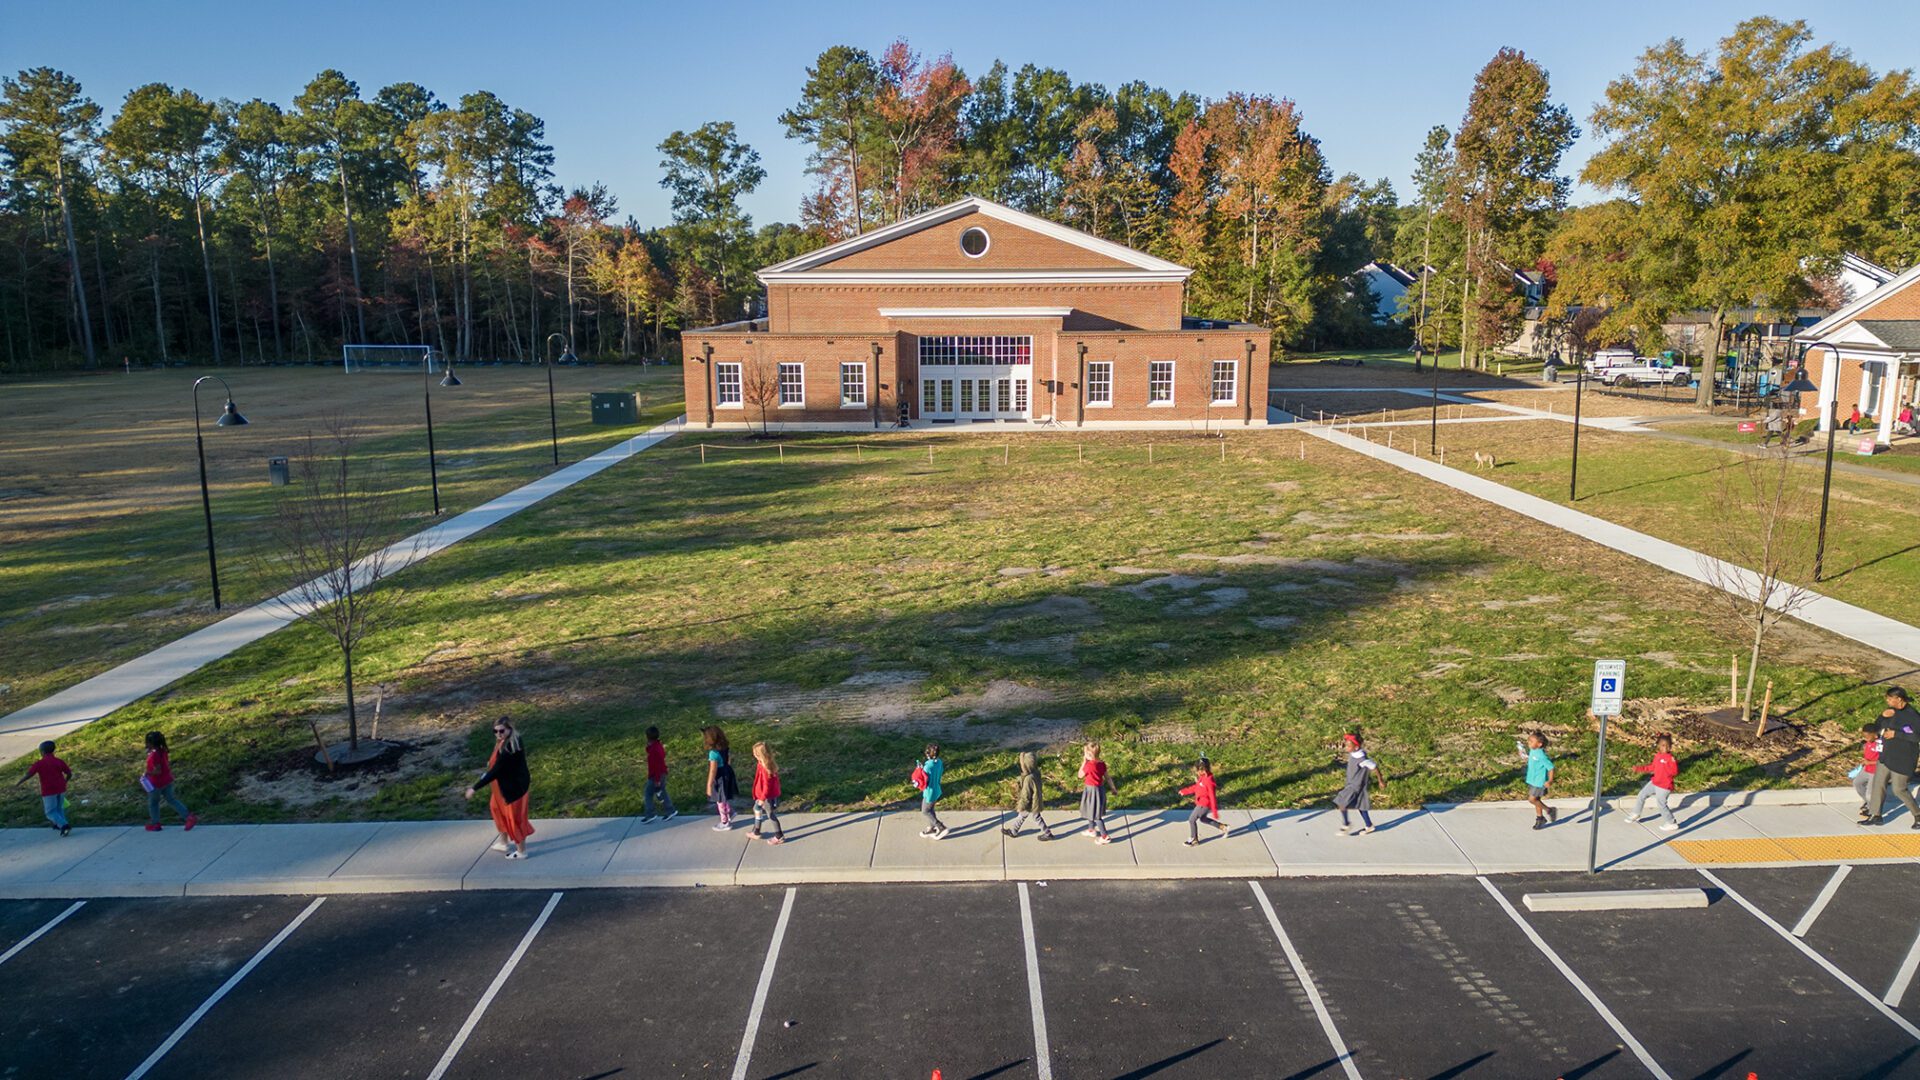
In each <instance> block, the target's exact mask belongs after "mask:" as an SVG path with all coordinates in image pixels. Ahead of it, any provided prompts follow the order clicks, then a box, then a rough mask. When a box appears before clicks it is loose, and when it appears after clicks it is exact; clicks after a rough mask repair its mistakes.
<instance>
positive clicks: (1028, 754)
mask: <svg viewBox="0 0 1920 1080" xmlns="http://www.w3.org/2000/svg"><path fill="white" fill-rule="evenodd" d="M1041 802H1042V800H1041V798H1040V756H1039V755H1038V754H1035V753H1034V752H1033V751H1031V750H1025V751H1022V752H1021V754H1020V786H1019V787H1017V788H1015V789H1014V791H1013V812H1014V813H1015V814H1018V815H1019V816H1018V817H1016V818H1014V819H1013V827H1012V828H1010V829H1001V830H1000V832H1001V834H1002V835H1005V836H1019V835H1020V829H1021V827H1022V826H1024V825H1025V824H1026V823H1027V819H1028V818H1029V817H1031V818H1032V819H1033V823H1034V824H1035V825H1038V826H1040V839H1042V840H1051V839H1053V830H1052V829H1049V828H1047V820H1046V819H1045V818H1043V817H1041V816H1040V807H1041Z"/></svg>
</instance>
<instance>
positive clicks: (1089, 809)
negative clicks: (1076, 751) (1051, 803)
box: [1080, 742, 1118, 844]
mask: <svg viewBox="0 0 1920 1080" xmlns="http://www.w3.org/2000/svg"><path fill="white" fill-rule="evenodd" d="M1080 757H1081V760H1080V781H1081V785H1082V786H1081V788H1080V816H1081V817H1083V818H1085V819H1086V821H1087V835H1088V836H1091V837H1093V842H1094V843H1096V844H1111V843H1113V838H1112V837H1110V836H1108V835H1107V793H1108V792H1110V791H1117V790H1118V789H1117V788H1115V787H1114V785H1113V777H1112V776H1110V775H1108V773H1107V763H1106V762H1104V761H1101V760H1100V744H1099V743H1094V742H1090V743H1088V744H1087V745H1086V746H1085V747H1083V748H1081V752H1080Z"/></svg>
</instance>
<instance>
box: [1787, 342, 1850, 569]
mask: <svg viewBox="0 0 1920 1080" xmlns="http://www.w3.org/2000/svg"><path fill="white" fill-rule="evenodd" d="M1820 345H1825V346H1826V347H1827V348H1829V349H1833V346H1831V345H1827V344H1826V342H1820V343H1819V345H1816V346H1815V348H1818V347H1819V346H1820ZM1839 356H1840V351H1839V350H1838V349H1834V358H1835V359H1836V360H1838V358H1839ZM1838 366H1839V365H1838V364H1836V365H1835V367H1836V369H1837V368H1838ZM1834 374H1835V377H1838V375H1839V372H1838V371H1837V370H1836V371H1835V373H1834ZM1838 389H1839V388H1838V387H1835V390H1838ZM1819 391H1820V388H1819V387H1818V386H1815V385H1814V384H1813V381H1812V380H1810V379H1808V378H1807V368H1806V362H1805V360H1804V359H1803V360H1802V361H1801V365H1800V374H1798V375H1795V376H1794V377H1793V381H1792V382H1790V383H1788V384H1787V385H1785V386H1783V387H1781V388H1780V392H1781V393H1783V394H1813V393H1818V392H1819ZM1839 426H1840V395H1839V394H1838V393H1835V394H1834V395H1833V400H1832V401H1830V402H1828V403H1827V468H1826V476H1825V477H1824V478H1823V479H1822V480H1821V481H1820V533H1819V539H1818V540H1817V541H1815V543H1814V548H1813V580H1814V581H1815V582H1816V583H1818V582H1819V580H1820V571H1821V569H1822V565H1823V564H1824V563H1825V562H1826V558H1827V498H1828V496H1829V495H1831V494H1832V492H1833V437H1834V429H1836V428H1838V427H1839Z"/></svg>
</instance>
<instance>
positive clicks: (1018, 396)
mask: <svg viewBox="0 0 1920 1080" xmlns="http://www.w3.org/2000/svg"><path fill="white" fill-rule="evenodd" d="M1013 411H1014V412H1017V413H1023V412H1026V411H1027V380H1025V379H1015V380H1013Z"/></svg>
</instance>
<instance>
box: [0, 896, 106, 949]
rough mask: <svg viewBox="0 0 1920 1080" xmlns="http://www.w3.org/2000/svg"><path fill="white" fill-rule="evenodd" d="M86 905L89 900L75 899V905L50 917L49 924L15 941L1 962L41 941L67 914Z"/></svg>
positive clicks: (65, 918) (63, 920)
mask: <svg viewBox="0 0 1920 1080" xmlns="http://www.w3.org/2000/svg"><path fill="white" fill-rule="evenodd" d="M86 906H87V902H86V901H85V900H75V901H74V902H73V905H72V906H71V907H69V908H67V910H65V911H63V912H61V913H60V914H58V915H55V916H54V917H53V918H51V919H48V920H47V925H45V926H43V927H41V928H40V929H38V930H35V931H34V932H33V933H31V934H28V935H27V936H26V937H23V938H21V939H20V940H19V941H16V942H14V943H13V948H11V949H8V950H7V951H6V952H3V953H0V964H4V963H6V962H7V961H9V960H11V959H13V957H14V954H15V953H18V952H19V951H20V950H21V949H24V948H26V947H27V946H29V945H31V944H33V943H34V942H36V941H39V940H40V935H42V934H44V933H46V932H47V931H49V930H51V929H53V928H54V927H56V926H59V925H60V924H61V923H63V922H65V921H66V920H67V916H69V915H71V914H73V913H74V912H76V911H79V910H80V909H81V908H83V907H86Z"/></svg>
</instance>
